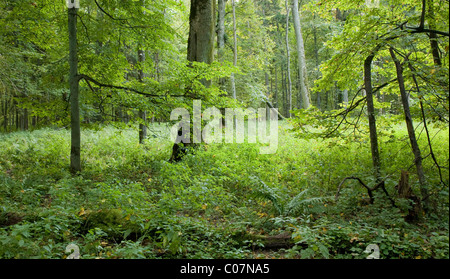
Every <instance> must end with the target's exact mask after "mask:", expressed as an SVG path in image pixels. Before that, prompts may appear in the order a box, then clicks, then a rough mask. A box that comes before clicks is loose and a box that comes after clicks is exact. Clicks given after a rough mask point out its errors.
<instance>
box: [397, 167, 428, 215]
mask: <svg viewBox="0 0 450 279" xmlns="http://www.w3.org/2000/svg"><path fill="white" fill-rule="evenodd" d="M397 193H398V197H399V198H401V199H407V200H410V201H411V205H412V207H411V208H410V209H408V215H406V216H405V220H406V221H407V222H415V221H418V220H419V219H420V217H421V213H422V210H423V209H422V204H421V202H420V199H419V198H418V197H417V196H416V195H414V193H413V191H412V189H411V185H410V184H409V174H408V172H407V171H405V170H402V173H401V176H400V181H399V182H398V185H397Z"/></svg>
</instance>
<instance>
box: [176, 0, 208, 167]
mask: <svg viewBox="0 0 450 279" xmlns="http://www.w3.org/2000/svg"><path fill="white" fill-rule="evenodd" d="M215 25H216V22H215V0H191V11H190V16H189V39H188V53H187V59H188V61H190V62H203V63H207V64H211V63H212V62H213V60H214V38H215ZM201 82H202V84H203V85H204V86H206V87H208V86H210V85H211V81H210V80H202V81H201ZM194 132H195V131H194ZM194 136H195V135H194ZM188 145H189V146H192V147H195V146H196V144H195V143H194V141H193V138H192V135H191V142H190V143H189V144H188ZM185 151H186V149H184V148H182V147H181V146H179V145H178V144H177V143H175V144H174V145H173V147H172V156H171V158H170V162H174V161H175V162H176V161H178V160H181V158H182V157H183V155H184V153H185Z"/></svg>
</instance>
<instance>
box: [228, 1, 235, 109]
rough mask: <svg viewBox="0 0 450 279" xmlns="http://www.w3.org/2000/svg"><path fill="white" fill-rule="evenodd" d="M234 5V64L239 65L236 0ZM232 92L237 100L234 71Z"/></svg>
mask: <svg viewBox="0 0 450 279" xmlns="http://www.w3.org/2000/svg"><path fill="white" fill-rule="evenodd" d="M231 3H232V5H233V40H234V45H233V66H235V67H236V66H237V34H236V0H232V2H231ZM230 81H231V93H232V96H233V99H235V100H236V81H235V77H234V73H231V78H230Z"/></svg>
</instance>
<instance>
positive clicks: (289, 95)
mask: <svg viewBox="0 0 450 279" xmlns="http://www.w3.org/2000/svg"><path fill="white" fill-rule="evenodd" d="M289 13H290V9H289V0H286V58H287V73H286V75H287V98H288V101H287V102H288V111H287V113H286V115H287V117H288V118H291V110H292V80H291V49H290V47H289Z"/></svg>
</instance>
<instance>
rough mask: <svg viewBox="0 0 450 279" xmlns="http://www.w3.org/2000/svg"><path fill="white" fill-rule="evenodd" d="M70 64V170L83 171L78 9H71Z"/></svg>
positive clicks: (73, 171) (74, 171)
mask: <svg viewBox="0 0 450 279" xmlns="http://www.w3.org/2000/svg"><path fill="white" fill-rule="evenodd" d="M69 64H70V76H69V85H70V105H71V109H70V117H71V120H70V121H71V151H70V170H71V172H72V173H77V172H80V171H81V128H80V107H79V100H78V93H79V84H78V83H79V78H78V54H77V9H76V8H70V9H69Z"/></svg>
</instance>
